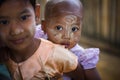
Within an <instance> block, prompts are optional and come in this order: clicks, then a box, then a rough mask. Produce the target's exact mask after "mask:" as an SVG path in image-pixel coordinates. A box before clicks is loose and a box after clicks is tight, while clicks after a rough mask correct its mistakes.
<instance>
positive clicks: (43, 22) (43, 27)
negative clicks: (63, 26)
mask: <svg viewBox="0 0 120 80" xmlns="http://www.w3.org/2000/svg"><path fill="white" fill-rule="evenodd" d="M41 25H42V26H41V28H42V30H43V31H44V33H46V23H45V20H42V21H41Z"/></svg>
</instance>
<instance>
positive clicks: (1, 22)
mask: <svg viewBox="0 0 120 80" xmlns="http://www.w3.org/2000/svg"><path fill="white" fill-rule="evenodd" d="M8 23H9V22H8V20H0V24H3V25H6V24H8Z"/></svg>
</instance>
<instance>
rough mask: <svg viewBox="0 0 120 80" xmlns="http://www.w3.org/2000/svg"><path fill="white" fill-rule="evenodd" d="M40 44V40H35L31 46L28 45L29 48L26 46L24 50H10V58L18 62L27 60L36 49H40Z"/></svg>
mask: <svg viewBox="0 0 120 80" xmlns="http://www.w3.org/2000/svg"><path fill="white" fill-rule="evenodd" d="M39 44H40V40H37V39H36V40H35V41H34V42H33V44H31V45H30V46H28V47H27V48H25V49H24V50H22V51H14V50H10V58H11V59H12V60H13V61H15V62H16V63H20V62H23V61H25V60H27V59H28V58H29V57H30V56H32V55H33V54H34V53H35V51H36V50H37V49H38V47H39Z"/></svg>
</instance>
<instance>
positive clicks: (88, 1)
mask: <svg viewBox="0 0 120 80" xmlns="http://www.w3.org/2000/svg"><path fill="white" fill-rule="evenodd" d="M46 1H47V0H37V3H40V16H39V17H40V19H41V20H42V19H44V6H45V3H46ZM81 2H82V3H83V6H84V19H83V29H82V37H81V38H80V39H81V40H80V43H79V44H80V45H82V46H84V47H85V48H88V47H98V48H100V51H101V52H100V61H99V63H98V65H97V69H98V71H99V73H100V75H101V77H102V80H119V79H120V78H119V77H120V69H119V66H120V0H81ZM38 13H39V12H38Z"/></svg>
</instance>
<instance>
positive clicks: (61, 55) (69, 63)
mask: <svg viewBox="0 0 120 80" xmlns="http://www.w3.org/2000/svg"><path fill="white" fill-rule="evenodd" d="M41 42H42V43H44V44H45V45H46V46H51V50H52V51H51V53H50V54H51V55H49V57H48V60H47V65H48V63H49V64H52V65H53V66H54V67H55V66H56V67H57V69H58V71H60V72H69V71H72V70H75V69H76V67H77V65H78V58H77V56H75V55H74V54H73V53H71V52H70V51H69V50H67V49H65V48H64V47H63V46H61V45H58V44H54V43H52V42H50V41H48V40H44V39H42V40H41Z"/></svg>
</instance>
